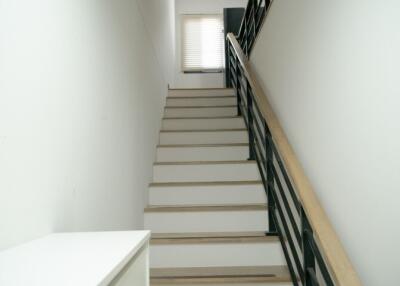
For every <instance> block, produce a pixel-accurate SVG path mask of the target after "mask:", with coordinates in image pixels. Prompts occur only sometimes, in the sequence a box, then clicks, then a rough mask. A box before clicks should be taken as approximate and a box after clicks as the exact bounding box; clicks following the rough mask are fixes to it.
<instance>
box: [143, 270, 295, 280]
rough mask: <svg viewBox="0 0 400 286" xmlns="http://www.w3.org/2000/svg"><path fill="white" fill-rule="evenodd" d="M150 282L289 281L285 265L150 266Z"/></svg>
mask: <svg viewBox="0 0 400 286" xmlns="http://www.w3.org/2000/svg"><path fill="white" fill-rule="evenodd" d="M150 279H151V283H152V284H157V283H160V284H164V283H165V284H168V283H174V284H175V283H176V284H180V283H182V284H183V283H196V282H197V283H204V284H207V283H246V282H249V283H251V282H291V279H290V274H289V272H288V269H287V267H286V266H233V267H192V268H191V267H186V268H152V269H150Z"/></svg>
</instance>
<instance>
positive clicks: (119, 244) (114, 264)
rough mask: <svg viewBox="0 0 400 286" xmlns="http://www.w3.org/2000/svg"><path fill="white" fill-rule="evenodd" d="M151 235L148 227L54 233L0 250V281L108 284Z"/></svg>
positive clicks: (37, 285)
mask: <svg viewBox="0 0 400 286" xmlns="http://www.w3.org/2000/svg"><path fill="white" fill-rule="evenodd" d="M149 238H150V232H149V231H121V232H89V233H60V234H52V235H49V236H46V237H44V238H41V239H37V240H34V241H32V242H29V243H26V244H23V245H21V246H18V247H14V248H11V249H8V250H5V251H3V252H0V285H7V286H25V285H30V286H55V285H57V286H80V285H82V286H91V285H108V284H109V283H110V282H111V281H112V280H113V279H114V278H115V277H116V276H117V275H118V273H119V272H120V271H121V270H122V269H123V268H124V267H125V266H126V265H127V263H128V262H129V261H130V260H131V259H132V258H133V257H134V256H135V255H136V254H137V253H138V252H139V251H140V250H141V249H142V247H144V246H146V245H147V243H148V240H149ZM138 286H139V285H138Z"/></svg>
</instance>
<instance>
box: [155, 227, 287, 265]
mask: <svg viewBox="0 0 400 286" xmlns="http://www.w3.org/2000/svg"><path fill="white" fill-rule="evenodd" d="M150 245H151V247H150V258H151V259H150V263H151V266H152V267H183V266H192V267H202V266H249V265H253V266H254V265H284V263H285V260H284V255H283V252H282V249H281V247H280V243H279V238H278V237H277V236H266V235H265V233H262V232H254V231H253V232H208V233H198V232H197V233H190V232H189V233H164V234H162V233H155V234H153V235H152V239H151V242H150Z"/></svg>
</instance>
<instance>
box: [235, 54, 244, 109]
mask: <svg viewBox="0 0 400 286" xmlns="http://www.w3.org/2000/svg"><path fill="white" fill-rule="evenodd" d="M235 67H236V98H237V114H238V116H241V115H242V110H241V109H240V106H241V104H242V98H241V97H240V92H239V90H240V87H241V85H240V80H239V77H240V68H239V59H238V58H237V56H236V55H235Z"/></svg>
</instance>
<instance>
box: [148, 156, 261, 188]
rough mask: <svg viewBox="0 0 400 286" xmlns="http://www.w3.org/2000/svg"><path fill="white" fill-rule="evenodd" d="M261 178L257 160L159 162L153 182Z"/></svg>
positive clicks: (154, 167)
mask: <svg viewBox="0 0 400 286" xmlns="http://www.w3.org/2000/svg"><path fill="white" fill-rule="evenodd" d="M253 180H260V174H259V172H258V167H257V163H256V162H255V161H249V160H245V161H194V162H157V163H155V164H154V166H153V182H155V183H158V182H213V181H253Z"/></svg>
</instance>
